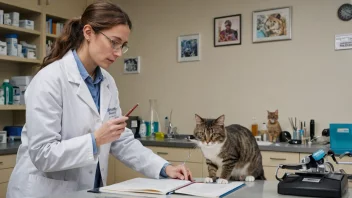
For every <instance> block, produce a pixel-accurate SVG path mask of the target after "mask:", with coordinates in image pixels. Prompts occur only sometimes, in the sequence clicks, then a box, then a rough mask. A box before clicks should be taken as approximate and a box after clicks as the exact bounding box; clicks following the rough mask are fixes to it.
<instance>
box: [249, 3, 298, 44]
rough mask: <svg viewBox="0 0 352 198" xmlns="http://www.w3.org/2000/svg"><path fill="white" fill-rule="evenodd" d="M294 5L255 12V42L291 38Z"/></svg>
mask: <svg viewBox="0 0 352 198" xmlns="http://www.w3.org/2000/svg"><path fill="white" fill-rule="evenodd" d="M291 32H292V7H283V8H273V9H266V10H257V11H254V12H253V43H257V42H267V41H282V40H291Z"/></svg>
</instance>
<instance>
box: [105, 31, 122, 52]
mask: <svg viewBox="0 0 352 198" xmlns="http://www.w3.org/2000/svg"><path fill="white" fill-rule="evenodd" d="M99 33H101V34H102V35H104V36H105V37H106V38H107V39H108V40H109V41H110V43H111V47H112V49H114V50H115V51H118V50H119V49H121V52H122V53H123V54H124V53H126V52H127V51H128V46H127V45H126V43H123V44H121V43H120V42H118V41H114V40H112V39H111V38H110V37H108V36H106V35H105V34H104V33H102V32H99Z"/></svg>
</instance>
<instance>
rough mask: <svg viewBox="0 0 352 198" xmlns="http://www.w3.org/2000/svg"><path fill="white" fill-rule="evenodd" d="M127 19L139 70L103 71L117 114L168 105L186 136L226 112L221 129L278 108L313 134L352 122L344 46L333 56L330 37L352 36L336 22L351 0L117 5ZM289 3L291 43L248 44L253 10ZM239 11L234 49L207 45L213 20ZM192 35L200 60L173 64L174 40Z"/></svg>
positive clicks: (183, 0)
mask: <svg viewBox="0 0 352 198" xmlns="http://www.w3.org/2000/svg"><path fill="white" fill-rule="evenodd" d="M115 2H116V3H118V4H119V5H121V6H122V8H123V9H125V10H126V11H127V13H129V15H130V17H131V19H132V22H133V26H134V27H133V31H132V34H131V36H130V40H129V46H130V50H129V51H128V52H127V54H126V55H125V57H133V56H141V65H142V66H141V73H140V74H139V75H124V74H122V71H123V62H122V59H120V60H119V61H117V62H116V63H115V64H114V65H113V66H112V67H111V69H110V72H111V73H112V75H113V76H114V78H115V79H116V82H117V85H118V88H119V91H120V101H121V107H122V110H123V112H126V111H128V109H130V108H131V107H132V106H133V105H134V104H135V103H137V102H139V103H140V107H139V108H138V109H136V111H135V112H134V115H141V116H142V117H143V118H145V119H147V115H148V108H149V103H148V99H150V98H156V99H157V100H158V110H159V114H160V117H161V119H162V120H163V118H164V117H165V116H166V115H168V114H169V112H170V110H171V109H173V117H172V119H173V123H174V125H176V126H177V127H178V128H179V132H181V133H192V131H193V128H194V126H195V122H194V114H195V113H198V114H199V115H201V116H204V117H217V116H220V115H221V114H225V115H226V121H225V122H226V124H232V123H239V124H242V125H244V126H247V127H249V126H250V123H251V121H252V117H253V116H255V117H257V119H258V121H259V122H264V121H266V114H267V113H266V111H267V110H272V111H273V110H275V109H279V115H280V119H279V121H280V123H281V125H282V128H283V129H287V130H290V125H289V122H288V117H297V119H298V120H304V121H307V122H309V120H310V119H315V121H316V123H317V127H316V128H317V132H318V133H319V134H320V133H321V131H322V129H323V128H326V127H329V123H331V122H352V91H351V84H352V78H351V77H350V76H351V73H352V67H351V66H352V65H351V57H352V50H344V51H334V36H335V34H341V33H352V21H350V22H343V21H341V20H339V19H338V18H337V15H336V13H337V9H338V7H339V6H340V5H342V4H343V3H347V2H350V0H309V1H307V0H295V1H293V0H217V1H214V0H177V1H171V0H148V1H141V0H119V1H115ZM283 6H292V7H293V18H292V23H293V24H292V40H290V41H280V42H266V43H255V44H254V43H252V34H251V31H252V11H254V10H260V9H267V8H276V7H283ZM233 14H242V28H243V29H242V45H239V46H226V47H216V48H214V46H213V31H214V30H213V18H214V17H219V16H226V15H233ZM193 33H200V35H201V61H197V62H187V63H178V62H177V47H176V46H177V37H178V36H179V35H184V34H193Z"/></svg>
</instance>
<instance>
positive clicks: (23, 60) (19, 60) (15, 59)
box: [0, 55, 42, 64]
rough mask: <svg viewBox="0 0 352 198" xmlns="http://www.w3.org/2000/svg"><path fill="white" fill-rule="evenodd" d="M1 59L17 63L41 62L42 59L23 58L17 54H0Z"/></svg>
mask: <svg viewBox="0 0 352 198" xmlns="http://www.w3.org/2000/svg"><path fill="white" fill-rule="evenodd" d="M0 61H10V62H17V63H27V64H41V63H42V61H41V60H38V59H29V58H21V57H16V56H4V55H0Z"/></svg>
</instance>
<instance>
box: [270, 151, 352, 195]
mask: <svg viewBox="0 0 352 198" xmlns="http://www.w3.org/2000/svg"><path fill="white" fill-rule="evenodd" d="M328 156H330V157H331V158H332V159H333V161H334V162H335V163H336V164H352V163H351V162H338V161H337V160H336V158H335V154H334V152H333V151H331V150H329V151H328V152H325V151H324V150H318V151H316V152H315V153H313V154H312V155H310V156H307V157H304V158H303V159H302V160H301V163H300V164H280V165H279V166H278V168H277V170H276V179H277V180H278V181H279V184H278V193H279V194H283V195H296V196H307V197H331V198H338V197H342V196H343V195H344V194H345V193H346V192H347V190H348V178H349V175H348V174H346V172H345V171H344V170H342V169H340V170H337V171H335V169H334V166H333V164H332V163H331V162H329V161H325V160H324V158H325V157H328ZM344 156H350V157H352V155H351V154H350V153H345V154H343V155H340V156H339V158H340V159H341V158H343V157H344ZM279 169H289V170H297V172H295V173H285V174H284V176H283V177H282V178H279V177H278V171H279Z"/></svg>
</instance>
